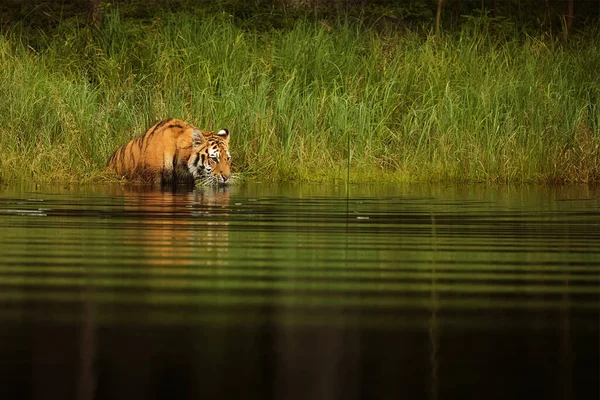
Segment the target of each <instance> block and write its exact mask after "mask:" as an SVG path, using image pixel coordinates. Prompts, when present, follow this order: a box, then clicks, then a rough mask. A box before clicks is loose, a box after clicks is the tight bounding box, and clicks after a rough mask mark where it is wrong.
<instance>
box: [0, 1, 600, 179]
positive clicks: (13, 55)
mask: <svg viewBox="0 0 600 400" xmlns="http://www.w3.org/2000/svg"><path fill="white" fill-rule="evenodd" d="M0 65H1V68H0V90H1V92H2V96H0V121H1V122H0V181H4V182H12V181H27V180H32V181H36V182H50V181H53V182H56V181H76V182H89V181H104V180H109V179H112V178H114V177H112V176H110V175H108V174H106V173H105V172H104V165H105V163H106V160H107V158H108V157H109V156H110V154H111V153H112V152H113V151H114V149H116V148H117V147H118V146H120V145H121V144H123V143H125V142H126V141H128V140H129V139H131V138H132V137H134V136H136V135H138V134H140V133H141V132H143V131H144V130H145V129H147V128H148V127H149V126H150V125H152V124H153V123H154V122H155V121H156V120H160V119H163V118H166V117H177V118H182V119H184V120H187V121H189V122H190V123H192V124H195V125H197V126H198V127H201V128H209V127H211V126H212V127H213V128H215V129H218V128H221V127H227V128H229V129H230V130H231V132H232V144H231V146H232V155H233V160H234V169H235V171H236V172H242V173H245V174H247V175H249V176H252V177H255V178H257V179H266V180H308V181H332V180H341V181H345V180H346V176H347V167H348V159H349V157H350V177H351V179H352V181H355V182H364V181H372V182H375V181H381V180H383V181H477V182H479V181H502V182H517V181H518V182H523V181H535V182H590V181H598V180H599V179H600V132H599V131H600V106H599V105H598V101H599V99H600V79H599V78H598V65H600V31H598V30H593V29H589V30H587V31H586V32H583V33H581V34H580V35H579V36H575V37H572V38H570V40H569V42H568V43H563V42H561V38H558V39H554V38H548V37H540V38H537V37H531V36H526V35H524V34H514V35H512V36H509V37H505V36H502V35H499V34H492V33H490V32H489V31H488V30H487V29H486V27H485V26H484V25H482V24H481V23H478V21H477V20H474V21H472V22H471V23H469V24H466V25H465V26H463V28H462V29H461V30H460V31H458V32H454V33H449V34H447V35H445V36H444V37H442V38H437V39H436V38H433V37H431V36H427V35H424V34H417V33H411V32H406V31H402V32H400V31H392V30H389V29H386V30H383V31H382V30H377V29H376V28H373V27H366V26H364V25H363V24H361V22H360V21H357V20H352V21H350V20H344V19H341V22H338V23H335V24H334V23H326V22H314V21H309V20H299V21H297V22H294V23H293V24H291V26H290V27H289V28H287V29H280V30H274V29H273V30H267V31H264V30H262V31H261V30H256V31H253V30H249V29H241V28H239V27H237V26H236V24H235V22H234V21H233V19H232V18H231V17H229V16H227V15H225V14H222V15H215V14H212V15H202V14H191V13H181V14H177V13H176V14H173V13H163V14H160V15H158V16H156V17H154V18H153V19H151V20H124V19H123V18H122V17H121V16H120V14H119V13H118V12H115V11H113V12H111V13H109V14H108V15H107V16H106V18H105V21H104V24H103V25H102V26H101V28H100V29H98V30H94V29H89V28H87V27H82V26H81V25H78V23H77V21H76V20H74V19H68V20H65V21H63V22H62V23H61V24H59V25H58V27H57V28H56V29H55V30H54V31H52V32H47V33H41V32H40V33H36V34H34V35H32V34H27V35H25V34H24V33H23V31H22V30H21V29H20V28H19V26H10V27H8V28H4V29H3V30H2V31H0Z"/></svg>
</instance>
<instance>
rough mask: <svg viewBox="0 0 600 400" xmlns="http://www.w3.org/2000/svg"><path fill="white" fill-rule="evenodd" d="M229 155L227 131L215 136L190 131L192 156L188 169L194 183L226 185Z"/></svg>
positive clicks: (222, 130)
mask: <svg viewBox="0 0 600 400" xmlns="http://www.w3.org/2000/svg"><path fill="white" fill-rule="evenodd" d="M230 163H231V155H230V154H229V130H227V129H221V130H220V131H219V132H217V133H216V134H214V133H212V132H210V133H207V132H204V133H203V132H201V131H200V130H198V129H194V130H193V131H192V154H191V156H190V158H189V160H188V169H189V171H190V173H191V174H192V175H193V176H194V179H195V180H196V181H202V182H203V183H205V184H226V183H227V181H228V180H229V178H230V177H231V164H230Z"/></svg>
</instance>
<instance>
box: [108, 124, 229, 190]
mask: <svg viewBox="0 0 600 400" xmlns="http://www.w3.org/2000/svg"><path fill="white" fill-rule="evenodd" d="M106 168H107V169H108V170H111V171H114V172H116V173H117V174H118V175H119V176H120V177H123V178H126V179H128V180H135V181H142V182H154V183H160V184H162V185H164V184H177V183H185V184H191V183H198V182H202V183H204V184H207V183H211V184H222V185H225V184H227V182H228V181H229V179H230V177H231V154H230V153H229V130H228V129H226V128H224V129H221V130H220V131H218V132H217V133H214V132H206V131H201V130H200V129H198V128H196V127H195V126H193V125H190V124H188V123H187V122H185V121H182V120H180V119H174V118H169V119H165V120H163V121H160V122H157V123H156V124H154V125H153V126H152V127H151V128H150V129H148V130H147V131H146V132H145V133H144V134H142V135H141V136H138V137H136V138H135V139H132V140H131V141H129V142H128V143H126V144H125V145H123V146H121V147H119V148H118V149H117V150H116V151H115V152H114V153H113V154H112V156H111V157H110V158H109V160H108V162H107V165H106Z"/></svg>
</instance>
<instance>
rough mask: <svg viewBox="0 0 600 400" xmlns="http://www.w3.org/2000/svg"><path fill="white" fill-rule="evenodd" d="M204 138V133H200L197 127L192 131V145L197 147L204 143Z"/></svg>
mask: <svg viewBox="0 0 600 400" xmlns="http://www.w3.org/2000/svg"><path fill="white" fill-rule="evenodd" d="M205 140H206V138H205V137H204V135H203V134H202V132H200V130H199V129H194V130H193V131H192V145H193V147H199V146H201V145H202V143H204V141H205Z"/></svg>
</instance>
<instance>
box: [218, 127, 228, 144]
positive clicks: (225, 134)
mask: <svg viewBox="0 0 600 400" xmlns="http://www.w3.org/2000/svg"><path fill="white" fill-rule="evenodd" d="M217 136H218V137H220V138H223V139H225V141H226V142H227V143H229V129H227V128H223V129H221V130H220V131H219V132H217Z"/></svg>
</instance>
